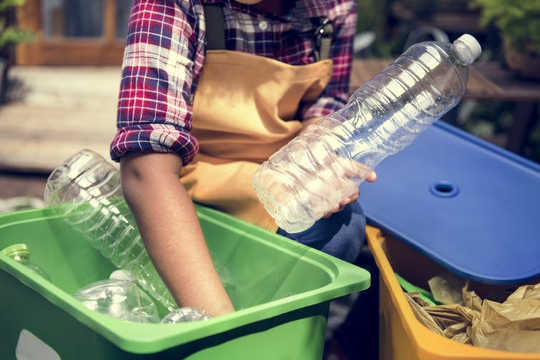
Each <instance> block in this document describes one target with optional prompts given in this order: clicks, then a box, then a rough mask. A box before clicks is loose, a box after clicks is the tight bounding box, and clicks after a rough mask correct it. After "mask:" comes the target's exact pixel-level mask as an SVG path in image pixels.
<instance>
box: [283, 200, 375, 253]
mask: <svg viewBox="0 0 540 360" xmlns="http://www.w3.org/2000/svg"><path fill="white" fill-rule="evenodd" d="M365 227H366V217H365V215H364V211H363V210H362V207H361V206H360V204H359V203H358V202H357V201H355V202H354V203H351V204H349V205H347V206H346V207H345V208H344V209H343V210H342V211H340V212H338V213H335V214H333V215H332V216H331V217H329V218H327V219H320V220H318V221H317V222H316V223H315V224H313V226H312V227H310V228H309V229H307V230H304V231H302V232H299V233H294V234H290V233H288V232H286V231H285V230H283V229H281V228H279V229H278V230H277V233H278V234H280V235H283V236H285V237H288V238H289V239H292V240H296V241H298V242H301V243H302V244H304V245H307V246H310V247H312V248H315V249H317V250H321V251H323V252H325V253H327V254H330V255H332V256H335V257H337V258H340V259H342V260H345V261H348V262H351V263H354V261H355V260H356V258H357V257H358V254H359V253H360V249H361V248H362V246H363V245H364V241H365Z"/></svg>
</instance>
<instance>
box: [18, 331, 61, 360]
mask: <svg viewBox="0 0 540 360" xmlns="http://www.w3.org/2000/svg"><path fill="white" fill-rule="evenodd" d="M15 357H16V358H17V360H61V359H60V355H58V353H57V352H56V351H54V349H53V348H52V347H50V346H49V345H47V344H45V343H44V342H43V341H42V340H41V339H39V338H38V337H37V336H36V335H34V334H32V333H31V332H30V331H28V330H26V329H23V330H22V331H21V333H20V334H19V341H17V349H16V350H15Z"/></svg>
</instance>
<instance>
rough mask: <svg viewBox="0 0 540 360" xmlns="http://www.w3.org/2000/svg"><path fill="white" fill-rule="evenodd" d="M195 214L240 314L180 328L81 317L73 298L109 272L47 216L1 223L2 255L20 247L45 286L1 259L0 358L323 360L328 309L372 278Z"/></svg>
mask: <svg viewBox="0 0 540 360" xmlns="http://www.w3.org/2000/svg"><path fill="white" fill-rule="evenodd" d="M197 214H198V216H199V219H200V221H201V225H202V228H203V232H204V234H205V237H206V239H207V242H208V246H209V248H210V251H211V253H212V257H213V259H214V261H215V263H216V266H217V267H222V268H225V269H226V277H227V279H223V281H224V283H225V284H226V288H227V291H228V293H229V295H230V297H231V299H232V301H233V303H234V305H235V308H236V309H237V311H236V312H234V313H232V314H228V315H224V316H221V317H217V318H214V319H210V320H207V321H198V322H192V323H180V324H143V323H133V322H126V321H121V320H117V319H115V318H111V317H108V316H105V315H102V314H99V313H97V312H93V311H91V310H88V309H86V308H85V307H84V306H83V305H82V304H81V303H79V302H78V301H77V300H76V299H75V298H73V297H72V296H71V294H73V293H74V292H75V291H76V290H77V289H79V288H81V287H83V286H85V285H87V284H89V283H92V282H95V281H99V280H103V279H106V278H107V277H108V276H109V274H110V273H111V272H112V271H114V270H115V269H114V267H113V265H112V264H111V263H110V262H109V261H108V260H106V259H105V258H103V257H102V256H101V255H100V254H99V252H98V251H97V250H95V249H94V248H92V247H91V246H90V245H89V244H88V243H87V242H86V241H85V240H84V239H83V238H82V237H81V236H80V234H78V233H77V232H76V231H75V230H73V229H72V228H70V227H69V226H67V225H66V223H65V222H64V221H63V220H62V218H61V217H58V216H57V215H53V214H52V212H51V211H50V210H49V209H47V208H45V209H39V210H30V211H22V212H15V213H10V214H5V215H2V216H0V248H4V247H6V246H9V245H11V244H15V243H25V244H27V245H28V248H29V249H30V251H31V253H32V261H33V262H34V263H35V264H37V265H39V266H40V267H42V268H43V269H44V270H45V271H46V272H47V273H48V275H49V277H50V281H48V280H45V279H43V278H41V277H40V276H39V275H37V274H36V273H34V272H32V270H30V269H28V268H25V267H24V266H23V265H21V264H19V263H17V262H15V261H14V260H12V259H11V258H8V257H7V256H5V255H2V254H0V286H1V289H2V295H1V301H0V324H1V325H0V336H1V337H2V340H1V342H0V359H6V360H8V359H16V358H17V357H18V358H24V359H26V360H32V359H62V360H66V359H67V360H70V359H81V360H82V359H92V360H96V359H100V360H106V359H114V360H118V359H160V360H161V359H213V360H215V359H260V360H263V359H272V360H275V359H295V360H298V359H321V357H322V352H323V345H324V334H325V329H326V320H327V314H328V304H329V301H330V300H332V299H335V298H338V297H341V296H344V295H347V294H350V293H354V292H358V291H362V290H364V289H366V288H367V287H368V286H369V282H370V275H369V273H368V272H367V271H366V270H364V269H361V268H359V267H357V266H354V265H352V264H349V263H346V262H343V261H341V260H339V259H336V258H334V257H332V256H329V255H327V254H324V253H322V252H320V251H317V250H314V249H311V248H309V247H306V246H304V245H302V244H299V243H295V242H293V241H290V240H288V239H285V238H283V237H281V236H279V235H276V234H273V233H270V232H268V231H265V230H263V229H260V228H258V227H256V226H253V225H250V224H248V223H245V222H243V221H241V220H238V219H236V218H233V217H231V216H229V215H226V214H224V213H221V212H218V211H215V210H212V209H209V208H206V207H202V206H197ZM179 261H181V259H179ZM165 313H166V311H165V309H161V314H160V315H162V316H163V315H165Z"/></svg>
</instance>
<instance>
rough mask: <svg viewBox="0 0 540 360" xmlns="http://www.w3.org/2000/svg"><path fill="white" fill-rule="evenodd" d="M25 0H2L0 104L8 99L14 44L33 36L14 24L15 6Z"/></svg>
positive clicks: (0, 15)
mask: <svg viewBox="0 0 540 360" xmlns="http://www.w3.org/2000/svg"><path fill="white" fill-rule="evenodd" d="M24 2H25V0H0V104H2V103H4V102H5V101H6V92H7V74H8V70H9V67H10V65H12V63H13V46H14V45H15V44H17V43H19V42H21V41H26V40H29V39H31V38H32V36H31V35H30V33H28V32H27V31H25V30H21V29H18V28H17V27H16V26H15V25H14V22H15V21H14V20H15V11H14V10H15V7H17V6H21V5H22V4H24Z"/></svg>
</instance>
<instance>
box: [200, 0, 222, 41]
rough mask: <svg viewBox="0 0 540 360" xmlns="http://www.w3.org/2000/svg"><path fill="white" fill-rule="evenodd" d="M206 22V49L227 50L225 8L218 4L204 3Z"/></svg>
mask: <svg viewBox="0 0 540 360" xmlns="http://www.w3.org/2000/svg"><path fill="white" fill-rule="evenodd" d="M203 7H204V18H205V23H206V49H207V50H225V49H226V48H225V20H224V16H223V8H222V7H221V6H220V5H217V4H203Z"/></svg>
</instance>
